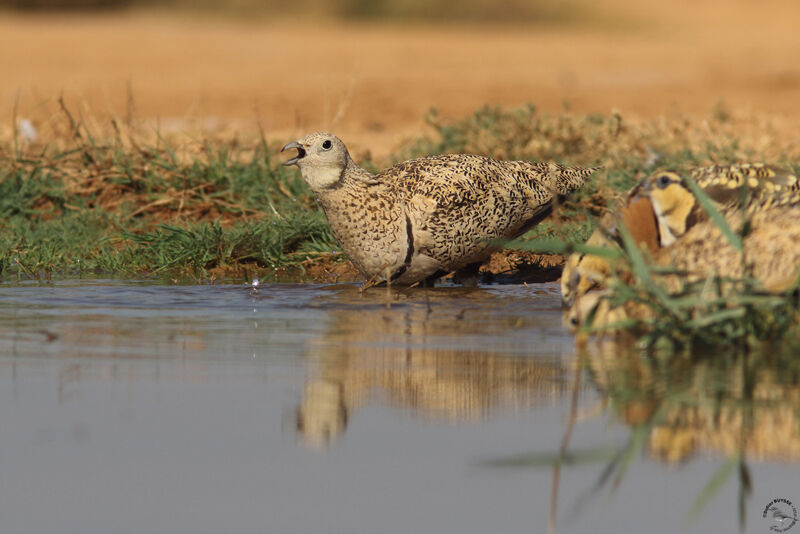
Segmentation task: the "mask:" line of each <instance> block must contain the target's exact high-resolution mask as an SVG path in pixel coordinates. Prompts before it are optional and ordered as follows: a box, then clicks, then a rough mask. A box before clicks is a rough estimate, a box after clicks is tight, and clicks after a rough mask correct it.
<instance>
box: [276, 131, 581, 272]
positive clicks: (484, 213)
mask: <svg viewBox="0 0 800 534" xmlns="http://www.w3.org/2000/svg"><path fill="white" fill-rule="evenodd" d="M288 149H297V156H295V157H293V158H291V159H289V160H288V161H286V162H285V163H284V165H297V166H298V167H299V168H300V172H301V173H302V175H303V178H304V179H305V181H306V182H307V183H308V185H309V187H310V188H311V190H312V191H313V192H314V194H315V195H316V198H317V201H318V202H319V204H320V205H321V206H322V209H323V210H324V212H325V215H326V216H327V218H328V222H329V223H330V225H331V229H332V230H333V234H334V236H335V237H336V239H337V240H338V241H339V244H340V245H341V247H342V250H343V251H344V252H345V254H347V256H348V257H349V258H350V260H351V261H352V262H353V265H355V267H356V268H357V269H358V270H359V271H360V272H361V274H362V275H363V276H364V277H365V278H366V280H367V282H366V283H367V284H368V285H371V284H375V283H380V282H386V281H389V282H391V283H397V284H403V285H410V284H414V283H416V282H420V281H429V280H434V279H436V278H438V277H440V276H442V275H444V274H446V273H449V272H451V271H457V272H458V273H457V274H459V275H460V278H461V279H462V280H465V281H467V282H468V283H475V282H476V281H477V278H476V277H477V270H478V267H479V266H480V264H481V262H483V261H484V260H485V259H486V258H487V257H488V256H489V255H490V254H491V253H492V252H494V251H496V250H498V248H499V246H500V245H499V241H500V240H503V239H511V238H514V237H516V236H519V235H520V234H522V233H523V232H525V231H527V230H528V229H530V228H531V227H533V226H534V225H535V224H536V223H538V222H539V221H541V220H542V219H543V218H544V217H546V216H547V215H548V214H549V212H550V210H551V208H552V204H553V199H554V197H555V196H558V195H566V194H567V193H569V192H571V191H573V190H575V189H577V188H578V187H580V186H581V185H582V184H583V183H584V182H585V181H586V179H587V177H588V176H589V175H590V174H592V173H593V172H594V171H595V170H597V168H577V167H575V168H568V167H563V166H561V165H557V164H553V163H533V162H529V161H497V160H493V159H490V158H486V157H482V156H475V155H466V154H456V155H441V156H432V157H426V158H419V159H414V160H410V161H406V162H403V163H398V164H397V165H394V166H393V167H390V168H388V169H385V170H383V171H381V172H379V173H377V174H372V173H370V172H368V171H366V170H364V169H362V168H361V167H359V166H358V165H357V164H356V163H355V162H354V161H353V159H352V158H351V157H350V154H349V153H348V151H347V148H346V147H345V145H344V143H343V142H342V141H341V140H340V139H339V138H337V137H336V136H334V135H332V134H329V133H324V132H316V133H312V134H309V135H306V136H305V137H303V138H301V139H299V140H297V141H295V142H292V143H289V144H287V145H286V146H284V147H283V149H282V151H284V150H288Z"/></svg>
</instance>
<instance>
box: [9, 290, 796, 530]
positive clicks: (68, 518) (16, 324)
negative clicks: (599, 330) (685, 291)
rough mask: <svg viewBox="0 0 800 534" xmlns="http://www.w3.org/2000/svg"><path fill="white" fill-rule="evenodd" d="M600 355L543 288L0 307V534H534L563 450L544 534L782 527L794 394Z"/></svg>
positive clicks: (74, 298) (76, 295) (265, 294)
mask: <svg viewBox="0 0 800 534" xmlns="http://www.w3.org/2000/svg"><path fill="white" fill-rule="evenodd" d="M620 354H621V353H620V349H619V348H618V347H614V346H608V345H605V346H592V347H591V350H590V354H589V355H588V356H586V355H584V356H583V358H586V359H582V360H580V361H581V362H588V363H584V364H583V365H582V367H581V369H582V370H583V371H582V372H580V373H576V372H575V369H576V362H577V361H578V356H576V352H575V342H574V340H573V338H572V336H571V335H570V334H569V333H568V332H567V331H566V330H565V329H564V327H563V326H562V324H561V317H560V309H559V295H558V289H557V287H556V286H555V285H553V284H544V285H532V286H516V285H507V286H489V287H482V288H479V289H475V290H465V289H461V288H457V287H450V288H441V289H435V290H408V291H406V292H400V293H397V292H393V293H391V294H388V293H387V292H386V291H385V290H384V289H372V290H370V291H368V292H366V293H365V294H361V293H359V291H358V288H357V287H355V286H352V285H337V286H318V285H308V284H276V285H270V284H261V285H259V287H258V291H257V292H255V293H254V292H253V291H252V289H251V288H249V287H245V286H242V285H217V286H162V285H153V284H149V283H130V282H125V283H120V282H113V281H81V282H74V281H73V282H58V283H53V284H47V285H39V284H33V283H31V284H23V285H8V284H6V285H0V428H2V437H0V444H2V446H1V447H0V473H2V476H0V531H2V532H11V533H28V532H30V533H41V532H77V533H84V534H88V533H108V532H115V533H117V532H131V533H142V532H170V533H176V532H186V533H193V534H196V533H205V532H209V533H212V532H213V533H217V532H280V533H293V532H297V533H307V532H332V533H338V532H348V533H361V532H364V533H373V532H381V533H408V532H458V533H486V532H503V533H516V532H546V531H547V528H548V517H549V514H550V511H551V506H552V504H553V495H554V489H553V488H554V485H553V481H554V469H553V465H554V462H555V461H556V460H557V459H558V458H559V457H560V448H561V444H562V440H563V439H564V436H565V433H566V432H567V431H568V430H569V429H570V428H572V431H571V434H570V435H569V437H568V441H567V448H566V451H567V453H566V454H565V455H564V456H563V459H564V462H563V463H562V464H561V469H560V473H559V475H558V477H557V478H558V484H557V492H555V494H556V495H557V500H556V502H557V520H558V528H557V532H587V531H588V532H627V531H640V530H646V531H648V532H676V531H679V530H680V529H681V528H683V526H684V523H686V520H687V516H689V515H690V512H691V510H692V508H693V507H694V506H697V503H698V496H700V495H702V494H703V492H704V488H707V487H708V486H709V485H710V484H713V481H714V480H715V476H717V475H719V474H720V473H723V472H727V473H729V475H728V476H727V477H726V478H724V479H721V480H722V482H721V484H720V486H719V490H718V491H717V492H715V493H713V494H711V493H709V495H710V498H709V499H708V503H707V504H706V505H705V506H704V507H702V510H701V512H700V513H699V515H698V516H697V517H696V518H695V519H694V520H692V521H689V522H688V524H687V525H686V530H687V531H689V532H733V531H736V530H738V528H739V526H738V525H739V507H738V505H737V500H738V499H739V492H740V490H741V489H742V488H743V487H744V483H743V481H746V480H747V479H748V478H749V479H750V481H751V489H750V493H749V495H745V498H744V500H743V501H742V502H743V503H744V505H743V509H744V511H745V513H746V523H745V525H746V531H749V532H769V531H770V530H769V527H770V526H773V525H778V526H780V524H779V523H777V522H776V520H775V519H773V518H772V512H770V514H768V515H769V517H768V518H766V519H764V518H762V512H763V511H764V509H765V507H767V505H768V504H769V503H770V502H771V501H773V500H774V499H778V498H783V499H786V500H788V501H791V502H792V503H794V505H795V506H798V505H800V483H798V480H800V477H798V474H799V473H798V469H797V464H796V463H795V462H796V461H797V459H798V458H800V437H798V428H799V427H800V425H798V422H797V420H798V419H797V418H798V415H797V414H798V413H800V408H798V405H799V404H800V401H798V398H799V397H800V395H798V388H797V382H796V377H795V378H791V377H789V378H786V377H783V376H782V375H781V374H780V373H775V372H774V370H771V369H770V370H764V371H763V373H762V372H761V371H759V374H758V375H757V376H756V379H755V380H753V381H747V380H745V381H744V382H743V381H742V380H739V379H738V378H736V377H735V376H733V377H732V376H727V375H725V373H722V374H720V372H718V369H716V368H715V367H714V366H713V365H709V364H704V365H698V366H689V367H688V368H687V367H686V366H683V367H681V372H680V373H674V374H675V376H672V375H670V377H668V378H665V377H664V376H662V375H663V373H661V374H659V373H655V374H653V367H652V365H651V363H650V362H648V361H647V360H645V359H643V358H639V359H637V358H635V357H634V358H629V357H622V356H621V355H620ZM765 373H766V374H765ZM733 374H735V373H733ZM784 374H787V373H784ZM576 376H578V377H579V379H578V381H576ZM739 378H741V377H739ZM748 384H749V385H748ZM743 397H744V398H750V399H755V400H753V401H752V402H750V403H749V404H748V403H743V402H742V398H743ZM707 399H713V402H706V400H707ZM742 406H746V407H747V408H746V409H743V408H742ZM656 417H657V420H658V424H652V423H648V421H653V420H655V419H654V418H656ZM739 453H741V456H742V458H744V462H743V465H742V466H740V465H739V464H736V463H735V462H730V460H729V459H730V458H736V457H737V456H736V455H737V454H739ZM728 468H729V469H728ZM726 469H727V471H726ZM604 473H606V474H607V476H605V478H604ZM743 473H744V474H743ZM777 505H778V506H779V507H781V506H782V507H783V508H786V509H787V510H789V508H788V505H785V504H783V503H780V502H778V503H777ZM784 521H788V520H784ZM788 524H789V523H788V522H785V523H783V525H784V526H786V525H788ZM794 529H800V526H795V527H794Z"/></svg>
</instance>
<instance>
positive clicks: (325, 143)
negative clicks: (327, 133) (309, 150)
mask: <svg viewBox="0 0 800 534" xmlns="http://www.w3.org/2000/svg"><path fill="white" fill-rule="evenodd" d="M332 146H333V143H331V140H330V139H326V140H325V141H323V142H322V148H324V149H325V150H330V149H331V147H332Z"/></svg>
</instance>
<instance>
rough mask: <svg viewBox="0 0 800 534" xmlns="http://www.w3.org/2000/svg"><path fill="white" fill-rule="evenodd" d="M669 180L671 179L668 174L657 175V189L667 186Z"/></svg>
mask: <svg viewBox="0 0 800 534" xmlns="http://www.w3.org/2000/svg"><path fill="white" fill-rule="evenodd" d="M671 181H672V180H670V178H669V175H667V174H662V175H661V176H659V177H658V182H657V184H658V188H659V189H664V188H665V187H667V186H668V185H669V184H670V182H671Z"/></svg>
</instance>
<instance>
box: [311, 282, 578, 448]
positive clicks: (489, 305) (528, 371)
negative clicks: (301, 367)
mask: <svg viewBox="0 0 800 534" xmlns="http://www.w3.org/2000/svg"><path fill="white" fill-rule="evenodd" d="M525 291H526V294H518V295H511V296H508V295H503V296H500V295H498V294H497V293H495V292H492V291H487V290H484V289H461V288H443V289H422V288H420V289H411V290H408V289H406V290H403V291H394V290H384V289H383V288H373V289H370V290H368V291H366V292H364V293H359V292H358V290H357V289H356V288H354V287H345V288H344V289H341V286H340V289H338V290H336V291H332V293H331V295H330V296H328V297H325V298H322V299H320V300H319V301H318V302H317V303H316V305H317V306H319V307H323V308H328V309H330V308H341V311H340V312H337V313H334V312H332V313H331V314H330V315H331V316H332V317H333V320H332V322H331V323H330V324H329V325H328V328H327V331H326V333H325V335H324V336H322V337H321V338H318V339H315V340H313V341H312V342H311V343H310V344H309V347H308V351H307V353H308V363H309V377H308V380H307V383H306V386H305V388H304V390H303V394H302V400H301V402H300V406H299V408H298V410H297V421H296V422H297V425H296V428H297V432H298V434H299V435H300V436H301V437H302V439H303V440H304V441H305V442H307V443H309V444H311V445H316V446H323V445H326V444H329V443H330V442H331V441H333V440H334V439H335V438H336V437H338V436H340V435H341V434H342V433H343V432H344V431H345V430H346V428H347V423H348V420H349V419H350V417H351V416H352V415H353V414H354V413H355V412H356V411H357V410H358V408H359V407H361V406H364V405H365V404H368V403H370V402H386V403H388V404H390V405H392V406H396V407H401V408H404V409H407V410H409V411H410V412H412V413H414V414H415V415H417V416H420V417H424V418H435V419H439V420H446V421H450V422H456V421H468V420H477V419H483V418H486V417H488V416H489V415H491V414H492V413H494V412H496V411H498V410H511V411H514V410H519V409H525V408H529V407H532V406H536V405H539V404H542V403H545V402H547V401H549V400H552V399H555V398H556V397H558V396H559V395H561V394H562V393H563V391H564V383H565V380H566V373H567V370H566V368H565V366H564V363H563V359H562V353H564V352H566V353H571V352H572V350H573V349H572V346H571V341H570V340H569V338H568V337H567V336H564V335H563V334H564V331H563V328H562V327H561V325H560V317H559V314H558V313H554V310H553V309H549V308H547V306H543V305H542V304H541V299H543V298H544V297H541V296H538V297H537V295H531V294H530V293H527V290H525ZM537 298H539V299H540V300H539V302H540V304H539V308H538V309H537V307H536V304H533V305H532V304H531V303H532V302H533V303H536V302H537V300H536V299H537ZM551 300H552V302H553V304H552V306H550V308H555V309H557V306H558V297H557V295H556V294H555V293H554V294H553V295H552V297H551Z"/></svg>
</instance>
